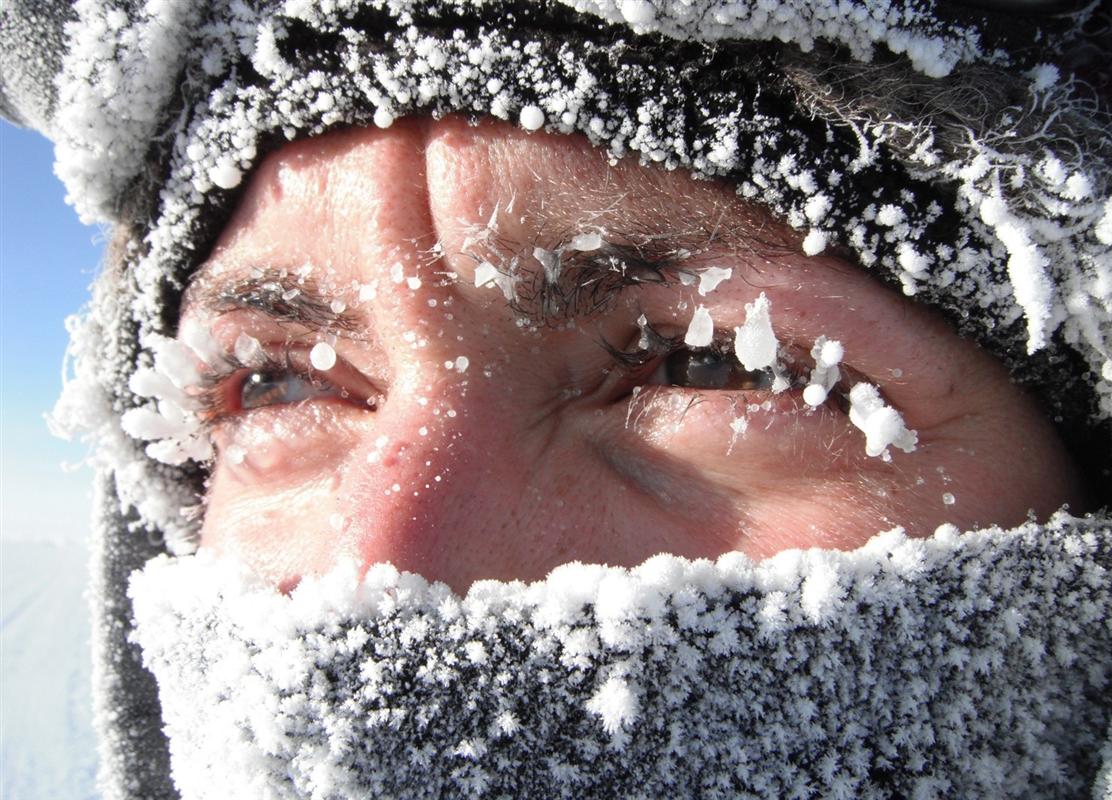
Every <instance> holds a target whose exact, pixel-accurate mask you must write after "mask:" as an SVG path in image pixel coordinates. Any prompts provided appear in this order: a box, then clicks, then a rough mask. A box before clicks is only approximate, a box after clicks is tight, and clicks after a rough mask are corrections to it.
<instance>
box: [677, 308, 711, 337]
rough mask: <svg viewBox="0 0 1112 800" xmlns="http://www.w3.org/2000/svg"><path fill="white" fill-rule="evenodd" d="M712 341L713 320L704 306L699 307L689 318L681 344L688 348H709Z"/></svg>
mask: <svg viewBox="0 0 1112 800" xmlns="http://www.w3.org/2000/svg"><path fill="white" fill-rule="evenodd" d="M713 341H714V320H713V319H711V316H710V312H709V311H707V309H706V306H702V305H700V306H699V307H698V308H696V309H695V313H694V314H692V316H691V323H690V324H689V325H688V326H687V333H685V334H684V336H683V342H684V344H686V345H687V346H688V347H709V346H710V343H711V342H713Z"/></svg>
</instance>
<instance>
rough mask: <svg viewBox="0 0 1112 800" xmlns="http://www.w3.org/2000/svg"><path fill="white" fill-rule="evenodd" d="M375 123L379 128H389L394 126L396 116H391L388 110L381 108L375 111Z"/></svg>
mask: <svg viewBox="0 0 1112 800" xmlns="http://www.w3.org/2000/svg"><path fill="white" fill-rule="evenodd" d="M374 121H375V125H376V126H377V127H379V128H389V127H390V126H391V125H393V124H394V115H393V114H391V113H390V112H389V111H388V110H387V109H385V108H383V107H382V106H379V107H378V108H377V109H375V117H374Z"/></svg>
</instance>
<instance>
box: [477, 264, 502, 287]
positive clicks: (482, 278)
mask: <svg viewBox="0 0 1112 800" xmlns="http://www.w3.org/2000/svg"><path fill="white" fill-rule="evenodd" d="M500 274H501V273H499V272H498V268H497V267H495V266H494V265H493V264H491V263H490V262H489V261H484V262H483V263H482V264H480V265H479V266H477V267H475V286H476V287H480V288H481V287H483V286H492V285H497V284H496V282H497V280H498V276H499V275H500Z"/></svg>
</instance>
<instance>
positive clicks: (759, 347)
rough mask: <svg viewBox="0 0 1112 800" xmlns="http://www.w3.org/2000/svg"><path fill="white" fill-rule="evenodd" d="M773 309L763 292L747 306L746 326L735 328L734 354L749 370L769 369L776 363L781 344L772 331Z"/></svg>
mask: <svg viewBox="0 0 1112 800" xmlns="http://www.w3.org/2000/svg"><path fill="white" fill-rule="evenodd" d="M771 308H772V304H771V303H770V302H769V300H768V297H766V296H765V293H764V292H761V295H760V297H758V298H757V299H756V300H754V301H753V302H752V303H746V304H745V324H744V325H743V326H742V327H740V328H734V336H735V338H734V352H735V353H736V354H737V359H738V361H740V362H741V365H742V366H743V367H744V368H745V369H747V370H750V371H753V370H758V369H767V368H768V367H771V366H772V365H773V364H774V363H775V362H776V350H777V347H778V344H779V343H778V342H777V341H776V333H775V332H774V331H773V330H772V318H771V317H770V316H769V310H770V309H771Z"/></svg>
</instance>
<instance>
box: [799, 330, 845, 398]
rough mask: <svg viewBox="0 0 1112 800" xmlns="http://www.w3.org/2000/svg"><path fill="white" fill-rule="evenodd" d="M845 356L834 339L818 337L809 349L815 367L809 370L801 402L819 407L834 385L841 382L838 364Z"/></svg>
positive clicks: (840, 344)
mask: <svg viewBox="0 0 1112 800" xmlns="http://www.w3.org/2000/svg"><path fill="white" fill-rule="evenodd" d="M844 355H845V350H844V348H843V347H842V343H841V342H839V341H837V340H835V339H827V338H826V337H825V336H820V337H819V338H818V339H816V340H815V344H814V346H813V347H812V348H811V358H813V359H814V361H815V366H814V368H813V369H812V370H811V376H810V378H808V381H807V386H806V387H805V388H804V390H803V401H804V402H805V403H807V405H809V406H821V405H822V404H823V403H825V402H826V398H827V395H828V394H829V393H830V390H831V389H833V388H834V385H835V384H836V383H838V381H839V380H841V377H842V373H841V370H839V369H838V363H839V362H840V361H841V360H842V357H843V356H844Z"/></svg>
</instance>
